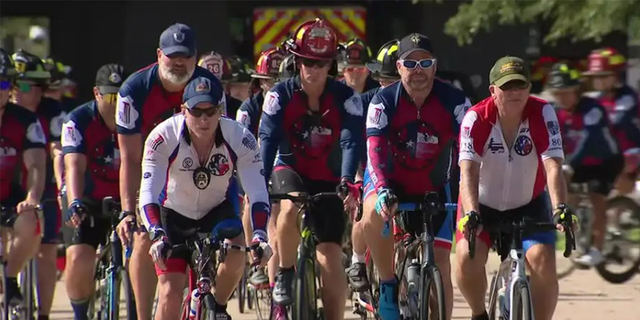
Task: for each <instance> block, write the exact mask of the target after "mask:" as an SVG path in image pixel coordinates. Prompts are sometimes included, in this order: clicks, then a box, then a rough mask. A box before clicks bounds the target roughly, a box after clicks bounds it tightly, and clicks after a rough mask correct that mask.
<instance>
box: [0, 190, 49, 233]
mask: <svg viewBox="0 0 640 320" xmlns="http://www.w3.org/2000/svg"><path fill="white" fill-rule="evenodd" d="M54 194H55V193H54ZM25 197H26V194H25V192H24V191H23V190H22V188H21V187H20V186H19V185H14V186H12V187H11V192H10V195H9V197H7V199H5V200H4V201H2V206H6V207H9V208H14V207H15V206H17V205H18V203H20V202H22V201H23V200H24V198H25ZM44 199H47V201H42V203H43V204H42V218H43V220H44V221H40V222H41V223H43V222H44V230H43V232H42V240H41V243H44V244H56V243H58V240H59V235H60V226H61V217H60V208H59V207H58V200H57V199H56V197H55V196H53V195H52V194H47V195H46V196H45V197H44ZM15 218H16V216H15V215H9V216H3V217H0V221H1V223H2V225H3V226H7V227H9V228H11V227H13V223H15Z"/></svg>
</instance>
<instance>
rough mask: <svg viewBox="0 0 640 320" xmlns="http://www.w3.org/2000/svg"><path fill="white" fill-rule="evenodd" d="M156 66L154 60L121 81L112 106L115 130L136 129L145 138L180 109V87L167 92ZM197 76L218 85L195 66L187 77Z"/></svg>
mask: <svg viewBox="0 0 640 320" xmlns="http://www.w3.org/2000/svg"><path fill="white" fill-rule="evenodd" d="M158 68H159V67H158V64H157V63H154V64H152V65H150V66H148V67H146V68H144V69H142V70H139V71H137V72H136V73H134V74H132V75H131V76H130V77H129V78H128V79H127V80H126V81H125V82H124V83H122V86H121V87H120V92H119V95H118V103H117V106H116V125H117V131H118V134H125V135H127V134H136V133H140V134H142V137H143V138H145V137H146V136H147V135H148V134H149V132H151V130H152V129H153V128H154V127H156V126H157V125H158V124H159V123H160V122H162V121H164V120H165V119H167V118H169V117H170V116H171V115H173V114H174V113H176V112H179V111H180V105H182V90H181V91H179V92H167V91H166V90H165V89H164V87H163V86H162V83H161V82H160V79H159V78H158V77H159V75H158ZM197 77H206V78H208V79H210V80H211V81H213V82H214V83H218V85H220V81H219V80H218V78H216V77H215V76H214V75H213V74H212V73H211V72H209V71H208V70H207V69H203V68H201V67H198V66H196V68H195V70H194V72H193V76H192V77H191V79H190V80H193V79H195V78H197Z"/></svg>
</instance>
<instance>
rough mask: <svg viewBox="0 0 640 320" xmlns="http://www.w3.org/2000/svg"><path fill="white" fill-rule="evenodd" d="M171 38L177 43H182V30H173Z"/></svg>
mask: <svg viewBox="0 0 640 320" xmlns="http://www.w3.org/2000/svg"><path fill="white" fill-rule="evenodd" d="M173 40H175V41H176V42H177V43H182V41H184V33H183V32H180V31H178V32H175V33H174V34H173Z"/></svg>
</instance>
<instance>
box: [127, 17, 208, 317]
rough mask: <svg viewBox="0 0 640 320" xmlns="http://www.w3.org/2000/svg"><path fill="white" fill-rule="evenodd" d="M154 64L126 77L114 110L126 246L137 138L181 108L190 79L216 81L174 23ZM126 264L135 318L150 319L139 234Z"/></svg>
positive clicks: (150, 282) (183, 28) (151, 279)
mask: <svg viewBox="0 0 640 320" xmlns="http://www.w3.org/2000/svg"><path fill="white" fill-rule="evenodd" d="M157 57H158V61H157V63H154V64H152V65H150V66H148V67H146V68H144V69H142V70H139V71H138V72H136V73H134V74H133V75H131V76H130V77H129V78H127V80H126V81H124V83H123V84H122V86H121V87H120V92H119V95H118V102H117V105H116V127H117V132H118V145H119V146H120V154H121V161H122V162H121V165H120V199H121V202H122V209H123V219H122V221H121V222H120V224H119V225H118V235H119V236H120V238H121V239H122V242H123V245H128V243H129V240H130V239H129V238H130V232H131V228H130V223H131V221H135V208H136V193H137V191H138V186H139V183H140V177H141V174H140V163H141V162H142V158H143V154H142V144H143V142H144V141H143V139H145V138H146V137H147V135H148V134H149V132H151V130H152V129H153V128H154V127H155V126H156V125H157V124H159V123H160V122H162V121H164V120H165V119H167V118H169V117H171V116H172V115H173V114H174V113H175V112H177V111H178V110H179V107H180V104H181V103H182V91H183V90H184V87H185V86H186V85H187V82H188V81H189V80H190V79H193V78H194V77H210V78H211V79H212V81H213V82H214V83H218V80H217V79H216V78H215V77H214V76H213V75H212V74H211V73H210V72H208V71H207V70H206V69H203V68H200V67H197V66H196V58H195V57H196V41H195V34H194V32H193V30H191V28H189V27H188V26H187V25H184V24H181V23H177V24H174V25H172V26H170V27H169V28H167V29H166V30H165V31H164V32H163V33H162V34H161V35H160V41H159V48H158V49H157ZM133 238H134V241H133V252H132V255H131V261H130V262H129V274H130V277H131V285H132V289H133V292H134V295H135V297H136V308H137V313H138V319H141V320H143V319H144V320H148V319H151V308H152V306H153V297H154V295H155V292H156V289H155V283H156V281H157V277H156V276H155V273H154V272H153V263H152V261H151V259H149V254H148V252H149V247H150V246H151V241H149V237H148V235H146V233H145V232H143V231H139V232H135V233H134V236H133Z"/></svg>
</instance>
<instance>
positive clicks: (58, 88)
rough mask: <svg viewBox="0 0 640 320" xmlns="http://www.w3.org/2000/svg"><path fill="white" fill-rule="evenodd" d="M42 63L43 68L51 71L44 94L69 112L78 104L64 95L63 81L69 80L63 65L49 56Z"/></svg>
mask: <svg viewBox="0 0 640 320" xmlns="http://www.w3.org/2000/svg"><path fill="white" fill-rule="evenodd" d="M43 63H44V69H45V70H47V71H49V72H50V73H51V80H50V81H49V85H47V89H46V90H45V92H44V96H45V97H47V98H51V99H53V100H56V101H58V102H59V103H60V106H61V108H62V110H63V111H64V112H66V113H69V112H71V111H72V110H73V109H74V108H75V107H77V106H78V105H77V104H76V101H75V99H71V98H69V97H66V96H65V92H64V83H65V80H66V81H69V80H68V79H67V74H66V73H65V65H63V64H62V63H61V62H58V61H56V60H54V59H53V58H51V57H49V58H46V59H44V60H43Z"/></svg>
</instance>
